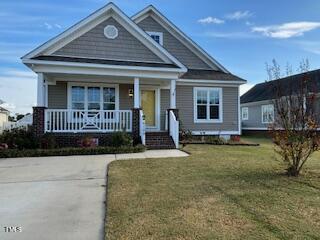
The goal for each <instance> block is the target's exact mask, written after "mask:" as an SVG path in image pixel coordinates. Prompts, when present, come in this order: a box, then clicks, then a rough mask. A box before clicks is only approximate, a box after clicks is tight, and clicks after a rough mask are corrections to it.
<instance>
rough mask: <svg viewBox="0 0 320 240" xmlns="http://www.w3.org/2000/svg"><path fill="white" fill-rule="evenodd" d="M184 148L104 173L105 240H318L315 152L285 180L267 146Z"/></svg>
mask: <svg viewBox="0 0 320 240" xmlns="http://www.w3.org/2000/svg"><path fill="white" fill-rule="evenodd" d="M246 140H248V141H251V142H259V143H260V144H261V145H260V146H259V147H244V146H213V145H188V146H187V147H186V148H185V149H186V150H187V151H188V152H191V153H192V155H191V156H190V157H188V158H179V159H177V158H172V159H152V160H129V161H116V162H113V163H111V165H110V167H109V183H108V196H107V223H106V239H109V240H113V239H117V240H119V239H134V240H138V239H176V240H182V239H188V240H189V239H190V240H191V239H259V240H260V239H290V240H291V239H320V153H316V154H314V155H313V156H312V159H310V161H309V162H308V163H307V165H306V169H305V171H304V172H303V175H302V176H301V177H299V178H288V177H287V176H285V175H284V170H283V169H284V167H283V166H282V165H281V162H278V161H276V160H275V155H274V152H273V147H272V144H271V142H270V141H269V140H267V139H263V138H255V139H253V138H248V139H246Z"/></svg>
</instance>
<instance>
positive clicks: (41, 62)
mask: <svg viewBox="0 0 320 240" xmlns="http://www.w3.org/2000/svg"><path fill="white" fill-rule="evenodd" d="M22 62H23V63H24V64H28V65H31V69H33V67H34V66H35V65H48V66H62V67H63V66H71V67H87V68H103V69H123V70H140V71H158V72H173V73H181V69H179V68H157V67H139V66H122V65H107V64H96V63H77V62H63V61H45V60H32V59H31V60H23V61H22Z"/></svg>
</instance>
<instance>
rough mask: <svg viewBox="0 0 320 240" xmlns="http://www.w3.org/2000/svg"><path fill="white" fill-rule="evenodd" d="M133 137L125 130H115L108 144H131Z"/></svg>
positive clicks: (116, 145) (119, 145) (114, 145)
mask: <svg viewBox="0 0 320 240" xmlns="http://www.w3.org/2000/svg"><path fill="white" fill-rule="evenodd" d="M132 145H133V139H132V137H131V135H129V134H128V133H126V132H115V133H113V134H112V135H111V140H110V146H111V147H121V146H132Z"/></svg>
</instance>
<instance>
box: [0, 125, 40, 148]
mask: <svg viewBox="0 0 320 240" xmlns="http://www.w3.org/2000/svg"><path fill="white" fill-rule="evenodd" d="M0 143H2V144H7V145H8V147H9V148H10V149H14V148H17V149H35V148H38V147H39V141H38V140H37V139H36V138H35V136H34V135H33V132H32V129H31V128H28V129H27V130H26V129H23V128H14V129H11V130H10V131H9V130H6V131H4V132H3V133H2V134H1V135H0Z"/></svg>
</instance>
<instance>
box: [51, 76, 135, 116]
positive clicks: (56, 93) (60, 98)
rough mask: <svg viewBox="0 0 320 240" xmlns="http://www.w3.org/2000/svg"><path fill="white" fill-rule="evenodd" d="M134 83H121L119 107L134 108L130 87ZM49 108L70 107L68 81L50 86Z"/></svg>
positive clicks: (124, 108)
mask: <svg viewBox="0 0 320 240" xmlns="http://www.w3.org/2000/svg"><path fill="white" fill-rule="evenodd" d="M130 88H131V89H133V85H130V84H119V105H120V106H119V108H120V110H131V109H132V108H133V98H130V97H129V94H128V91H129V89H130ZM48 108H49V109H67V108H68V84H67V82H57V84H56V85H49V86H48Z"/></svg>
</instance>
